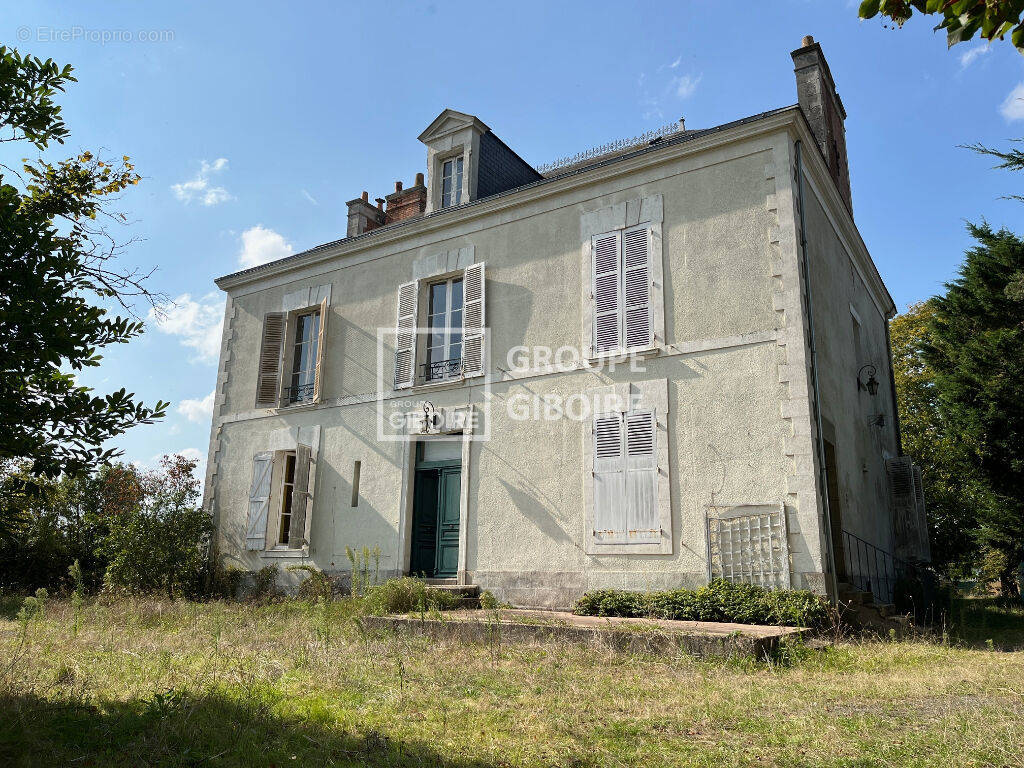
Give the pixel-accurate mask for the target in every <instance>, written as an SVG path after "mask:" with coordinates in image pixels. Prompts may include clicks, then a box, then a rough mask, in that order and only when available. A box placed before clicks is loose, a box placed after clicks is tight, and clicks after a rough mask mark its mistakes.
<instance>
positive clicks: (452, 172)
mask: <svg viewBox="0 0 1024 768" xmlns="http://www.w3.org/2000/svg"><path fill="white" fill-rule="evenodd" d="M461 202H462V155H459V156H458V157H453V158H452V159H451V160H445V161H444V165H443V166H442V169H441V207H442V208H448V207H450V206H453V205H458V204H459V203H461Z"/></svg>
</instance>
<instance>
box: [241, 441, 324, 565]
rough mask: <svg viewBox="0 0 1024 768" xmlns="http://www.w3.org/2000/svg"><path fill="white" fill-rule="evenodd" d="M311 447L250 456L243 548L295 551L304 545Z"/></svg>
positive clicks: (298, 446) (309, 500) (300, 445)
mask: <svg viewBox="0 0 1024 768" xmlns="http://www.w3.org/2000/svg"><path fill="white" fill-rule="evenodd" d="M313 464H314V463H313V457H312V448H311V446H309V445H307V444H305V443H297V444H296V445H295V448H294V449H285V450H277V451H265V452H262V453H257V454H256V455H255V456H253V467H252V485H251V486H250V490H249V513H248V521H247V523H246V534H245V548H246V549H249V550H267V551H269V550H295V549H301V548H302V547H304V546H305V545H306V543H307V542H306V535H307V529H308V525H309V520H310V516H311V514H312V502H313V494H312V476H313Z"/></svg>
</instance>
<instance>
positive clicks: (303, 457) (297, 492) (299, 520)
mask: <svg viewBox="0 0 1024 768" xmlns="http://www.w3.org/2000/svg"><path fill="white" fill-rule="evenodd" d="M309 458H310V448H309V446H308V445H303V444H302V443H299V444H298V445H296V446H295V485H294V486H293V487H292V519H291V524H290V527H289V529H288V546H289V547H301V546H302V545H303V544H305V543H306V517H307V515H308V514H309V512H310V511H311V507H312V502H313V499H312V497H311V496H310V495H309V468H310V461H309Z"/></svg>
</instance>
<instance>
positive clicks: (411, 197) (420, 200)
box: [385, 173, 427, 224]
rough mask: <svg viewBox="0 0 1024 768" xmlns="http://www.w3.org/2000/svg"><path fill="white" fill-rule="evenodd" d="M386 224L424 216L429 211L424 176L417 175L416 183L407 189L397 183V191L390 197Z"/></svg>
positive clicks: (400, 183) (388, 197)
mask: <svg viewBox="0 0 1024 768" xmlns="http://www.w3.org/2000/svg"><path fill="white" fill-rule="evenodd" d="M385 200H387V206H388V207H387V211H386V213H385V222H386V223H387V224H391V223H393V222H396V221H403V220H404V219H411V218H414V217H417V216H422V215H423V212H424V211H425V210H426V209H427V188H426V186H425V185H424V184H423V174H422V173H417V174H416V183H415V184H413V185H412V186H411V187H408V188H406V189H403V188H402V182H400V181H396V182H395V191H394V192H392V193H391V194H390V195H388V196H387V197H386V198H385Z"/></svg>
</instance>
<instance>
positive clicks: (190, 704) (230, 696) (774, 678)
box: [0, 600, 1024, 768]
mask: <svg viewBox="0 0 1024 768" xmlns="http://www.w3.org/2000/svg"><path fill="white" fill-rule="evenodd" d="M73 612H74V609H73V607H72V606H71V604H70V603H66V602H52V601H51V602H50V604H49V605H47V607H46V612H45V617H43V618H40V619H34V620H32V621H31V622H29V624H28V626H27V628H26V631H25V635H24V640H22V627H21V625H20V624H19V622H17V621H16V620H14V619H13V618H8V619H0V656H2V658H6V659H15V663H14V664H13V665H10V666H9V668H8V666H7V665H5V666H2V667H0V669H5V670H7V672H6V673H4V675H3V677H0V699H2V700H0V712H3V716H2V717H0V764H3V765H12V766H18V765H25V766H29V765H31V766H36V765H38V766H43V765H45V766H51V765H91V766H107V765H111V766H113V765H117V766H125V765H131V766H135V765H175V766H177V765H181V766H185V765H204V766H205V765H209V766H243V765H246V766H247V765H267V766H269V765H276V766H283V765H304V766H305V765H379V766H384V765H396V766H397V765H448V766H456V767H459V766H465V767H467V768H468V767H469V766H474V767H478V768H490V767H494V768H497V767H498V766H534V765H559V766H565V765H577V766H596V765H610V766H618V765H626V766H633V765H635V766H644V767H645V768H649V767H650V766H656V765H680V766H682V765H701V766H703V765H708V766H710V765H716V766H719V765H726V766H747V765H764V764H770V765H771V764H775V765H787V766H794V765H795V766H801V765H807V766H811V765H814V766H819V765H826V766H851V765H857V766H860V765H892V766H930V765H935V766H948V765H968V766H974V765H976V766H982V765H1024V747H1022V746H1021V745H1024V654H1021V653H999V652H992V651H987V650H969V649H965V648H956V647H949V646H945V645H942V644H937V643H928V642H923V641H915V642H870V643H849V644H843V645H840V646H837V647H834V648H831V649H827V650H825V651H820V652H811V651H798V652H797V653H796V654H795V660H794V661H793V662H792V663H791V664H789V665H785V666H783V665H774V666H772V665H766V664H759V663H754V662H739V661H737V662H712V661H698V660H694V659H690V658H687V657H680V658H677V659H671V660H665V659H654V658H646V657H641V656H633V655H624V654H613V653H609V652H601V651H594V650H593V649H588V648H581V647H576V646H568V645H559V644H552V643H549V644H540V645H528V646H510V645H506V644H489V645H488V644H481V645H464V644H460V643H457V642H438V641H429V640H426V639H424V638H420V637H407V636H400V635H392V634H386V633H383V634H378V633H371V632H368V631H366V630H365V628H363V627H362V624H361V622H360V620H359V617H358V606H357V605H356V604H354V603H353V602H351V601H338V602H335V603H331V604H328V605H326V606H325V605H322V604H321V605H309V604H305V603H300V602H282V603H275V604H269V605H256V604H236V603H209V604H196V603H186V602H166V601H163V602H161V601H146V600H140V601H123V602H116V603H112V604H109V605H107V604H100V603H92V604H89V605H87V606H85V607H84V608H83V609H82V614H81V616H80V620H79V629H78V632H77V633H75V632H74V616H73Z"/></svg>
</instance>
